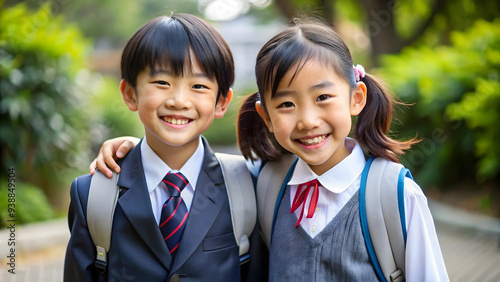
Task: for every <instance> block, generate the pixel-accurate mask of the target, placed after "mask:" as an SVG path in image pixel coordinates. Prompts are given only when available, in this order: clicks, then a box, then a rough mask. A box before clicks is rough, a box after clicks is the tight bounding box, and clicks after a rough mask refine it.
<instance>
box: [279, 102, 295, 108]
mask: <svg viewBox="0 0 500 282" xmlns="http://www.w3.org/2000/svg"><path fill="white" fill-rule="evenodd" d="M293 106H294V104H293V103H292V102H285V103H282V104H281V105H279V106H278V108H291V107H293Z"/></svg>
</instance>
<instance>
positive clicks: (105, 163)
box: [96, 142, 120, 178]
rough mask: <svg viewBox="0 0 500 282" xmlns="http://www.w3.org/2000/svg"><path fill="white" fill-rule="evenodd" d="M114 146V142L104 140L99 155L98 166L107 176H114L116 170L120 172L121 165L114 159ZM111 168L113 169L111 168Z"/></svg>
mask: <svg viewBox="0 0 500 282" xmlns="http://www.w3.org/2000/svg"><path fill="white" fill-rule="evenodd" d="M113 156H114V148H113V145H112V144H109V143H107V142H104V144H103V145H102V147H101V150H100V151H99V155H98V156H97V159H96V160H97V168H98V169H99V170H100V171H102V173H104V174H105V175H106V176H107V177H109V178H111V177H112V176H113V172H112V171H111V169H112V170H114V171H115V172H116V173H120V166H119V165H118V164H117V163H116V161H115V159H114V157H113ZM110 168H111V169H110Z"/></svg>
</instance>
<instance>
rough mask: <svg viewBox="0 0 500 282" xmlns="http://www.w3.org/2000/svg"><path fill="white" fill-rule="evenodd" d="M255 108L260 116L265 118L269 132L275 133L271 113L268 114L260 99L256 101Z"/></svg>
mask: <svg viewBox="0 0 500 282" xmlns="http://www.w3.org/2000/svg"><path fill="white" fill-rule="evenodd" d="M255 109H257V113H259V116H260V117H261V118H262V119H263V120H264V123H265V124H266V126H267V128H268V129H269V132H271V133H273V124H272V122H271V119H270V118H269V114H267V111H266V110H265V109H264V107H263V106H262V103H261V102H260V101H257V102H255Z"/></svg>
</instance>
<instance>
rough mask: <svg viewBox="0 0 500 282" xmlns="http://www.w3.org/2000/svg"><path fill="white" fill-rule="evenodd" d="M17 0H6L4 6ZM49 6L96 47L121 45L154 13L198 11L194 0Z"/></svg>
mask: <svg viewBox="0 0 500 282" xmlns="http://www.w3.org/2000/svg"><path fill="white" fill-rule="evenodd" d="M17 2H18V0H7V1H6V6H11V5H14V4H15V3H17ZM24 2H25V3H26V4H27V5H28V7H29V8H31V9H38V8H40V2H41V1H40V0H25V1H24ZM48 2H50V3H51V5H50V9H51V13H52V14H55V15H57V14H62V15H64V16H65V18H66V21H68V22H73V23H76V24H77V25H78V27H79V28H80V30H81V31H82V33H83V35H84V36H85V37H89V38H93V39H94V41H95V43H96V44H98V45H99V47H104V48H114V47H116V46H119V48H121V47H122V46H123V45H125V42H126V40H127V39H128V38H130V36H131V35H132V33H133V32H135V31H136V30H137V28H138V27H140V26H142V25H143V24H145V23H146V22H147V21H149V20H150V19H152V18H154V17H158V16H162V15H168V14H170V13H172V12H177V11H182V12H183V13H192V14H200V13H199V12H198V9H197V6H198V3H197V0H182V1H181V0H171V1H164V0H143V1H120V0H106V1H100V0H86V1H66V0H53V1H48Z"/></svg>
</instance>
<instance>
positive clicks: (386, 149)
mask: <svg viewBox="0 0 500 282" xmlns="http://www.w3.org/2000/svg"><path fill="white" fill-rule="evenodd" d="M361 81H362V82H364V83H365V85H366V88H367V100H366V106H365V108H364V109H363V110H362V111H361V113H360V114H359V115H358V120H357V123H356V128H355V132H354V134H355V138H356V140H358V142H359V143H360V144H361V146H363V147H364V149H365V150H367V151H368V152H369V153H370V154H372V155H374V156H376V157H382V158H385V159H387V160H391V161H394V162H399V161H398V157H399V156H400V155H403V154H404V151H405V150H408V149H410V148H411V146H413V145H414V144H416V143H418V142H420V140H417V139H416V138H415V137H414V138H412V139H410V140H408V141H398V140H395V139H392V138H390V137H388V136H387V133H388V132H389V129H390V125H391V119H392V111H393V105H394V104H395V103H399V102H397V101H396V100H395V99H394V98H393V97H392V95H391V94H390V93H389V91H388V90H387V88H386V87H385V86H384V85H382V84H381V83H380V82H379V81H378V80H377V79H376V78H375V77H373V76H371V75H369V74H366V75H365V76H364V78H362V79H361Z"/></svg>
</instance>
